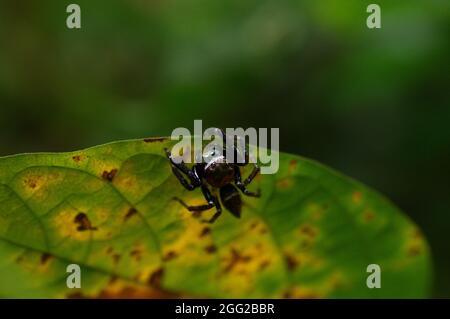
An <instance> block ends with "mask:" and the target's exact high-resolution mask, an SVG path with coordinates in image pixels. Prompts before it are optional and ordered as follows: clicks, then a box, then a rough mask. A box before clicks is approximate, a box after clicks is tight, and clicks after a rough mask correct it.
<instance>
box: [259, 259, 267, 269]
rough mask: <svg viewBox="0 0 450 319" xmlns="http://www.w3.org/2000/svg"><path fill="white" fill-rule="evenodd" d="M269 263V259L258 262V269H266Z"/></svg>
mask: <svg viewBox="0 0 450 319" xmlns="http://www.w3.org/2000/svg"><path fill="white" fill-rule="evenodd" d="M269 265H270V261H269V260H263V261H262V262H261V263H260V264H259V269H260V270H263V269H266V268H267V267H268V266H269Z"/></svg>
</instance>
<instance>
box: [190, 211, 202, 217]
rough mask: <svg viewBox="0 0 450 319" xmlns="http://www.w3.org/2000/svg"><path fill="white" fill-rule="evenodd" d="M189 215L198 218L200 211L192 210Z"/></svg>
mask: <svg viewBox="0 0 450 319" xmlns="http://www.w3.org/2000/svg"><path fill="white" fill-rule="evenodd" d="M191 215H192V217H194V218H200V217H201V216H202V212H201V211H195V212H192V214H191Z"/></svg>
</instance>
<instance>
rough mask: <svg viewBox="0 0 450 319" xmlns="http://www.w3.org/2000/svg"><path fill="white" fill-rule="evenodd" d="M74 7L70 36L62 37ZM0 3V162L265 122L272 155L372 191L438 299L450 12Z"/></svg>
mask: <svg viewBox="0 0 450 319" xmlns="http://www.w3.org/2000/svg"><path fill="white" fill-rule="evenodd" d="M72 2H75V3H77V4H79V5H80V6H81V19H82V28H81V29H80V30H75V29H74V30H69V29H68V28H67V27H66V17H67V16H68V14H67V13H66V6H67V5H68V4H70V3H72ZM370 3H372V2H371V1H362V0H345V1H344V0H342V1H325V0H322V1H313V0H310V1H294V0H283V1H282V0H278V1H275V0H259V1H255V0H245V1H242V0H226V1H207V0H167V1H161V0H152V1H145V0H129V1H49V0H45V1H44V0H41V1H14V0H10V1H5V0H2V1H0V156H3V155H8V154H14V153H21V152H31V151H70V150H75V149H80V148H84V147H88V146H93V145H96V144H100V143H105V142H109V141H113V140H118V139H128V138H139V137H146V136H161V135H170V133H171V131H172V130H173V129H174V128H176V127H179V126H182V127H187V128H189V129H191V130H192V129H193V120H194V119H203V121H204V127H207V126H218V127H257V128H258V127H269V128H270V127H279V128H280V134H281V137H280V147H281V150H282V151H286V152H291V153H296V154H300V155H304V156H307V157H310V158H313V159H316V160H319V161H320V162H323V163H325V164H327V165H329V166H332V167H334V168H336V169H338V170H340V171H342V172H343V173H345V174H347V175H350V176H352V177H354V178H356V179H358V180H360V181H362V182H364V183H366V184H368V185H370V186H372V187H374V188H375V189H378V190H380V191H381V192H383V193H384V194H386V195H387V196H388V197H389V198H391V199H392V200H393V201H394V202H395V203H396V204H397V205H398V206H399V207H400V208H401V209H403V210H404V211H405V212H406V213H407V214H408V215H409V216H410V217H411V218H412V219H413V220H414V221H415V222H416V223H418V224H419V225H420V226H421V227H422V229H423V230H424V232H425V234H426V236H427V237H428V239H429V241H430V244H431V248H432V254H433V257H434V264H435V269H436V278H435V287H434V293H433V296H435V297H450V249H449V247H448V246H449V242H450V211H449V208H450V200H449V194H450V188H449V181H450V156H449V155H450V152H449V150H450V147H449V146H450V129H449V124H450V105H449V91H450V88H449V84H450V77H449V75H450V72H449V71H450V70H449V62H448V58H449V57H450V43H449V39H450V2H449V1H447V0H434V1H433V0H427V1H423V0H422V1H419V0H413V1H411V0H410V1H406V0H404V1H400V0H399V1H377V2H376V3H378V4H379V5H380V6H381V9H382V29H376V30H369V29H368V28H367V27H366V18H367V16H368V13H366V7H367V5H368V4H370Z"/></svg>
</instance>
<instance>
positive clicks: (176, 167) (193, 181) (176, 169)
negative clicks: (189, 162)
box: [164, 148, 201, 190]
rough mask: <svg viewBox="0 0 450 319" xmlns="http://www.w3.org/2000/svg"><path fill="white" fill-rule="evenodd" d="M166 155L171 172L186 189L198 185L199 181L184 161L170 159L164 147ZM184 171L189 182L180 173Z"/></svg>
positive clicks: (169, 154) (170, 156) (191, 188)
mask: <svg viewBox="0 0 450 319" xmlns="http://www.w3.org/2000/svg"><path fill="white" fill-rule="evenodd" d="M164 150H165V152H166V155H167V158H168V159H169V161H170V164H171V166H172V172H173V173H174V175H175V176H176V177H177V178H178V180H179V181H180V183H181V185H183V186H184V187H185V188H186V189H187V190H193V189H194V188H196V187H198V186H200V184H201V181H200V180H199V178H198V177H197V176H196V175H195V174H194V173H193V172H192V171H191V170H190V169H189V168H188V167H187V166H186V164H185V163H184V162H181V163H175V162H174V161H173V159H172V155H171V153H170V151H169V150H168V149H167V148H165V149H164ZM180 171H181V172H182V173H184V174H185V175H186V176H188V177H189V180H190V183H189V182H188V181H187V180H186V179H185V178H184V176H183V175H182V174H181V173H180Z"/></svg>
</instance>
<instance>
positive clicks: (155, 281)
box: [148, 268, 164, 288]
mask: <svg viewBox="0 0 450 319" xmlns="http://www.w3.org/2000/svg"><path fill="white" fill-rule="evenodd" d="M163 275H164V269H163V268H158V269H156V270H155V271H154V272H153V273H152V274H151V275H150V279H149V280H148V283H149V285H150V286H152V287H156V288H160V287H161V282H162V277H163Z"/></svg>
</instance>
